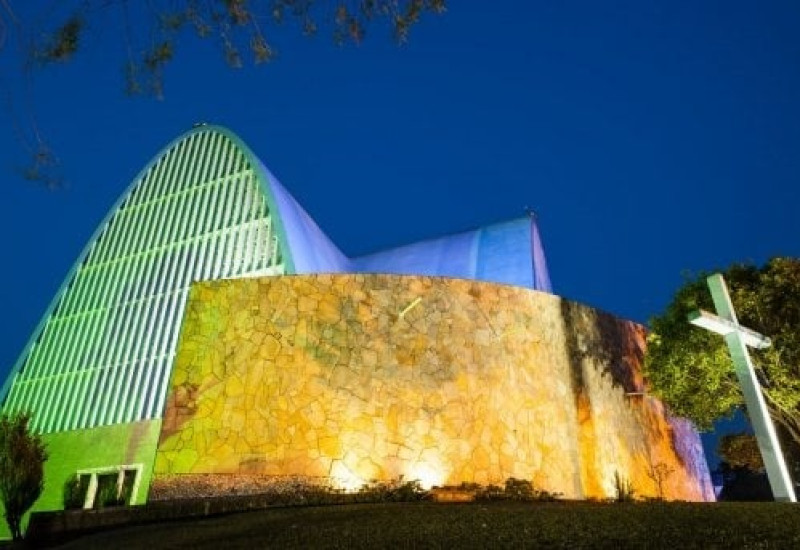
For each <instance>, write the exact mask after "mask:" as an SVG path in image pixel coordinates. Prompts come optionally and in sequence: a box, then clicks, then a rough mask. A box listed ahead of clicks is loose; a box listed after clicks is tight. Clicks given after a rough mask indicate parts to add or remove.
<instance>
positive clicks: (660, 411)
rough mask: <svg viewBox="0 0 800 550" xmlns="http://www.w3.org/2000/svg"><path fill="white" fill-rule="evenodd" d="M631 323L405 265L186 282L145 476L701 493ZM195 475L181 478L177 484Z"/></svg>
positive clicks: (687, 438)
mask: <svg viewBox="0 0 800 550" xmlns="http://www.w3.org/2000/svg"><path fill="white" fill-rule="evenodd" d="M643 350H644V329H643V328H642V327H641V326H638V325H636V324H634V323H630V322H627V321H623V320H619V319H617V318H614V317H612V316H610V315H608V314H605V313H602V312H599V311H597V310H594V309H591V308H588V307H585V306H582V305H579V304H575V303H572V302H568V301H566V300H563V299H561V298H559V297H557V296H553V295H550V294H544V293H540V292H536V291H532V290H528V289H524V288H518V287H511V286H504V285H498V284H492V283H483V282H476V281H466V280H458V279H444V278H433V277H418V276H394V275H304V276H280V277H264V278H259V279H238V280H224V281H212V282H206V283H199V284H196V285H194V286H193V288H192V290H191V293H190V297H189V303H188V306H187V312H186V316H185V319H184V323H183V329H182V334H181V338H180V344H179V349H178V355H177V359H176V364H175V367H174V371H173V374H172V380H171V385H170V391H169V396H168V400H167V405H166V410H165V416H164V423H163V429H162V435H161V440H160V443H159V449H158V451H157V455H156V462H155V472H154V474H155V476H156V477H158V476H159V475H162V476H170V479H171V480H173V481H174V479H175V475H176V474H178V475H179V474H192V475H194V476H196V475H197V474H237V475H238V476H241V475H252V476H264V475H275V476H303V477H319V478H324V479H331V480H332V481H333V482H334V483H336V484H339V485H341V486H344V487H353V486H358V485H360V484H361V483H363V482H366V481H370V480H376V479H377V480H388V479H395V478H397V477H399V476H404V478H405V479H420V480H422V482H423V484H428V485H431V484H439V485H441V484H449V485H455V484H459V483H461V482H477V483H482V484H487V483H502V482H503V481H504V480H505V479H507V478H509V477H517V478H523V479H528V480H532V481H533V483H534V486H535V487H536V488H538V489H544V490H548V491H551V492H559V493H562V494H563V495H564V496H565V497H568V498H590V497H599V498H603V497H610V496H613V495H614V483H615V476H617V475H618V476H620V477H621V478H623V479H627V480H629V481H630V482H631V483H632V484H633V487H634V489H635V490H636V492H637V494H639V495H644V496H647V495H650V496H663V497H665V498H679V499H687V500H711V499H713V493H712V491H711V486H710V481H709V477H708V470H707V467H706V464H705V459H704V456H703V452H702V447H701V445H700V441H699V438H698V436H697V434H696V433H695V432H694V430H693V429H691V427H690V426H688V425H687V423H685V422H684V421H680V420H674V419H670V418H669V417H668V415H667V414H666V413H665V411H664V408H663V406H662V405H661V404H660V402H658V401H657V400H656V399H654V398H652V397H649V396H647V394H646V393H643V389H644V384H643V380H642V377H641V374H640V365H641V359H642V355H643ZM191 477H192V476H187V479H189V478H191Z"/></svg>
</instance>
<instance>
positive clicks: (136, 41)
mask: <svg viewBox="0 0 800 550" xmlns="http://www.w3.org/2000/svg"><path fill="white" fill-rule="evenodd" d="M445 2H446V0H147V1H139V0H62V1H59V2H47V3H43V4H42V6H41V8H39V9H38V10H37V9H36V8H33V7H32V5H33V3H24V2H21V1H19V0H18V1H17V2H14V0H0V54H2V55H5V56H6V57H7V58H8V57H9V56H16V57H18V58H19V61H20V63H19V65H20V68H21V69H20V71H21V74H22V75H23V76H24V77H25V79H26V80H28V81H29V84H28V86H27V87H28V88H30V87H31V86H30V81H31V80H32V78H31V73H32V71H33V70H35V69H37V68H40V67H42V66H44V65H48V64H51V63H63V62H67V61H70V60H71V59H73V58H74V57H75V56H76V55H78V54H79V53H80V52H81V51H82V50H85V49H87V48H91V47H98V44H97V43H92V38H96V37H97V36H98V35H100V34H105V35H110V36H111V37H112V40H117V41H119V42H120V43H121V44H122V45H123V46H124V51H125V52H126V54H125V57H124V59H120V65H121V66H122V67H123V69H124V73H123V74H124V75H125V76H124V86H125V90H126V92H127V93H129V94H146V95H152V96H154V97H157V98H160V97H162V95H163V93H164V69H165V67H166V66H167V65H168V64H169V63H170V62H172V61H173V60H174V59H175V58H177V57H178V53H179V51H180V49H181V44H183V43H185V42H186V41H187V40H188V39H189V38H190V37H191V35H194V36H196V37H199V38H201V39H207V40H213V41H215V42H216V43H217V44H218V45H219V51H220V53H221V56H222V58H223V59H224V60H225V62H226V63H227V64H228V65H230V66H231V67H241V66H243V65H244V64H245V63H248V62H251V63H254V64H260V63H265V62H268V61H272V60H273V59H274V58H275V57H276V55H277V48H276V45H275V43H276V40H275V36H276V35H277V34H278V29H279V28H282V27H284V28H285V27H294V28H295V29H296V30H297V31H299V32H301V33H302V34H304V35H313V34H316V33H317V32H318V30H319V29H323V30H324V31H325V32H326V33H327V32H330V34H331V36H332V38H333V41H334V42H335V43H336V44H339V45H343V44H346V43H354V44H359V43H361V42H362V41H363V40H364V37H365V35H366V32H367V28H368V27H369V26H370V25H372V24H377V23H380V22H383V23H384V24H388V27H389V28H390V29H391V32H392V33H393V36H394V39H395V40H396V41H397V42H398V43H403V42H405V41H406V40H407V39H408V36H409V32H410V30H411V28H412V27H413V26H414V25H415V24H416V23H417V22H418V21H419V20H420V18H421V17H423V15H425V14H426V13H443V12H444V11H445V8H446V4H445ZM10 46H11V47H10ZM8 65H9V63H6V66H8ZM0 85H3V86H5V83H4V82H0ZM4 91H5V92H6V95H7V96H9V97H10V92H9V91H8V90H4ZM9 102H10V100H9ZM21 103H23V104H24V103H26V102H21ZM12 118H14V119H15V120H14V123H15V126H17V131H18V133H20V134H24V135H23V136H22V141H23V142H24V144H25V146H26V147H27V148H28V149H29V151H30V155H31V163H30V166H29V167H27V168H26V169H25V170H24V171H23V176H24V177H25V178H27V179H30V180H37V181H44V182H45V183H48V184H49V185H54V184H57V183H58V181H57V179H54V177H53V175H52V170H53V168H54V166H55V165H56V164H57V159H56V158H55V156H54V155H53V153H52V152H51V151H50V150H49V149H48V148H47V146H46V144H45V141H44V140H43V139H42V138H41V136H40V133H39V131H38V125H37V123H36V120H35V116H34V113H33V112H28V113H24V114H20V113H12ZM21 119H27V120H21ZM23 130H27V131H24V132H23Z"/></svg>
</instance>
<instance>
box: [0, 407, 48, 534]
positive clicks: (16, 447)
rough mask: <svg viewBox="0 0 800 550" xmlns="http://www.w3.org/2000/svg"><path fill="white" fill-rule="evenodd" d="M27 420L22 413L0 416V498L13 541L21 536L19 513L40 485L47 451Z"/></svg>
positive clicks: (34, 499)
mask: <svg viewBox="0 0 800 550" xmlns="http://www.w3.org/2000/svg"><path fill="white" fill-rule="evenodd" d="M29 422H30V415H28V414H26V413H17V414H15V415H13V416H9V415H7V414H2V415H0V498H2V501H3V507H4V508H5V518H6V522H7V523H8V527H9V529H10V530H11V536H12V537H13V538H14V540H20V539H21V538H22V530H21V522H22V516H23V515H24V514H25V512H27V511H28V509H29V508H30V507H31V506H32V505H33V503H34V502H36V499H37V498H39V495H41V494H42V489H43V488H44V462H45V460H47V451H46V450H45V447H44V444H43V443H42V440H41V438H40V437H39V436H38V435H36V434H33V433H31V432H30V430H29V429H28V424H29Z"/></svg>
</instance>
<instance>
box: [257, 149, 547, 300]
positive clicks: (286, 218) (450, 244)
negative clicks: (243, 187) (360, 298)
mask: <svg viewBox="0 0 800 550" xmlns="http://www.w3.org/2000/svg"><path fill="white" fill-rule="evenodd" d="M261 168H262V170H263V171H264V173H265V174H266V176H267V177H266V180H267V182H268V187H269V194H270V195H271V197H272V199H273V201H274V206H275V209H276V210H277V212H278V213H279V218H280V221H281V227H282V228H283V233H284V238H285V248H286V250H287V252H288V254H287V256H288V257H290V259H291V261H290V262H287V263H290V265H287V272H290V273H298V274H299V273H391V274H398V275H429V276H440V277H456V278H462V279H475V280H481V281H489V282H494V283H504V284H509V285H516V286H522V287H526V288H533V289H536V290H541V291H544V292H552V288H551V286H550V277H549V275H548V272H547V263H546V261H545V256H544V250H543V248H542V244H541V240H540V238H539V231H538V228H537V224H536V220H535V219H534V218H532V217H528V216H526V217H523V218H519V219H516V220H511V221H507V222H502V223H497V224H493V225H488V226H485V227H481V228H478V229H473V230H470V231H465V232H462V233H457V234H454V235H448V236H445V237H439V238H434V239H430V240H425V241H421V242H417V243H413V244H409V245H405V246H401V247H398V248H392V249H389V250H383V251H380V252H376V253H374V254H369V255H365V256H361V257H356V258H348V257H347V256H345V255H344V254H343V253H342V251H341V250H339V248H337V246H336V245H335V244H334V243H333V242H332V241H331V240H330V239H329V238H328V237H327V235H325V233H324V232H323V231H322V230H321V229H320V228H319V226H318V225H317V224H316V222H314V220H313V219H312V218H311V216H309V215H308V213H307V212H306V211H305V210H304V209H303V207H301V206H300V204H299V203H298V202H297V201H296V200H295V199H294V197H292V195H291V194H290V193H289V192H288V191H287V190H286V188H285V187H283V185H281V183H280V182H279V181H278V179H277V178H276V177H275V176H274V175H272V174H271V173H270V172H269V170H268V169H267V168H266V167H264V166H263V164H262V165H261Z"/></svg>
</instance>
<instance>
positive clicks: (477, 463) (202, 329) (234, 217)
mask: <svg viewBox="0 0 800 550" xmlns="http://www.w3.org/2000/svg"><path fill="white" fill-rule="evenodd" d="M643 352H644V330H643V329H642V328H641V327H640V326H638V325H635V324H633V323H630V322H627V321H623V320H620V319H616V318H614V317H612V316H610V315H608V314H605V313H602V312H599V311H596V310H594V309H591V308H589V307H586V306H582V305H579V304H575V303H572V302H568V301H566V300H563V299H561V298H559V297H557V296H555V295H553V294H552V293H551V288H550V282H549V278H548V275H547V267H546V264H545V259H544V253H543V251H542V246H541V242H540V238H539V234H538V229H537V226H536V223H535V220H534V219H532V218H529V217H525V218H521V219H518V220H512V221H508V222H504V223H499V224H494V225H489V226H486V227H482V228H479V229H475V230H471V231H466V232H463V233H459V234H456V235H450V236H446V237H442V238H437V239H431V240H428V241H424V242H419V243H414V244H410V245H407V246H403V247H399V248H395V249H391V250H387V251H383V252H378V253H375V254H371V255H368V256H364V257H359V258H348V257H347V256H345V255H344V254H343V253H342V252H341V251H340V250H339V249H338V248H337V247H336V246H335V245H334V244H333V243H332V242H331V241H330V240H329V239H328V238H327V237H326V236H325V234H324V233H323V232H322V231H321V230H320V228H319V227H318V226H317V225H316V224H315V223H314V221H313V220H312V219H311V218H310V217H309V216H308V214H307V213H306V212H305V211H304V210H303V209H302V207H301V206H300V205H299V204H298V203H297V202H296V201H295V200H294V199H293V198H292V196H291V195H290V194H289V193H288V192H287V190H286V189H285V188H284V187H283V186H282V185H281V184H280V183H279V182H278V180H277V179H276V178H275V177H274V176H273V175H272V174H271V173H270V172H269V170H267V168H266V167H265V166H264V164H262V162H261V161H260V160H259V159H258V158H257V157H256V156H255V155H254V154H253V153H252V152H251V151H250V149H249V148H248V147H247V146H246V145H245V144H244V143H242V141H241V140H240V139H239V138H237V137H236V136H235V135H234V134H232V133H231V132H230V131H228V130H226V129H224V128H220V127H216V126H207V125H202V126H198V127H196V128H194V129H192V130H191V131H189V132H188V133H186V134H185V135H183V136H181V137H179V138H178V139H176V140H175V141H173V142H172V143H170V144H169V145H167V147H165V148H164V149H163V150H162V151H161V152H160V153H159V154H158V155H156V157H155V158H154V160H153V161H151V162H150V163H149V164H148V165H147V166H146V167H145V168H144V170H142V172H141V173H140V174H139V175H138V176H137V177H136V178H135V180H134V181H133V183H132V184H131V186H130V187H129V188H128V189H127V190H126V191H125V192H124V193H123V195H122V196H121V198H120V199H119V201H118V202H117V204H115V205H114V206H113V207H112V208H111V210H110V212H109V214H108V215H107V217H106V219H105V220H104V221H103V222H102V223H101V224H100V226H99V227H98V229H97V231H96V232H95V234H94V235H93V236H92V238H91V239H90V241H89V243H88V245H87V247H86V248H85V250H84V251H83V253H82V254H81V256H80V257H79V258H78V260H77V262H76V263H75V266H74V267H73V268H72V270H71V271H70V273H69V274H68V276H67V277H66V279H65V281H64V284H63V285H62V287H61V289H60V290H59V291H58V293H57V294H56V296H55V298H54V299H53V301H52V303H51V305H50V307H49V309H48V310H47V312H46V313H45V315H44V317H43V319H42V321H41V323H40V325H39V326H38V327H37V329H36V331H35V332H34V334H33V336H32V338H31V340H30V341H29V343H28V344H27V346H26V347H25V349H24V350H23V352H22V354H21V356H20V358H19V361H18V362H17V364H16V365H15V367H14V369H13V371H12V372H11V374H10V376H9V378H8V380H7V381H6V382H5V385H4V386H3V388H2V393H0V399H2V400H3V410H4V411H7V412H14V411H22V410H25V411H31V412H32V413H33V427H34V429H35V430H36V431H38V432H40V433H41V434H43V438H44V440H45V442H46V443H47V445H48V449H49V454H50V457H51V458H50V460H49V461H48V463H47V466H46V488H45V493H44V495H43V497H42V499H41V500H40V502H39V504H37V508H38V509H58V508H60V507H61V506H62V495H61V492H62V487H63V486H64V483H65V482H66V481H67V480H69V479H72V478H75V476H79V477H80V478H81V479H82V480H84V481H85V490H86V506H92V505H94V504H96V502H95V501H96V498H97V494H98V492H99V489H98V487H101V488H102V486H103V485H104V484H106V485H107V484H108V483H109V481H108V480H109V479H112V478H113V479H116V480H117V485H118V486H120V487H121V486H123V485H124V486H125V490H126V492H125V495H126V497H125V498H126V499H127V500H128V502H129V503H144V502H146V501H147V500H148V498H154V497H158V495H166V497H165V498H167V497H168V498H173V497H176V496H180V492H181V487H182V485H185V486H186V487H189V486H191V485H196V484H197V483H198V480H200V479H203V480H205V481H206V482H208V483H210V484H211V485H209V486H220V487H228V485H231V484H236V483H241V482H243V480H245V481H246V480H247V479H266V478H279V477H281V476H296V477H302V478H307V479H309V480H318V481H320V482H323V481H324V482H328V483H332V484H334V485H339V486H342V487H346V488H349V487H353V486H357V485H359V484H361V483H364V482H367V481H370V480H374V479H395V478H397V477H399V476H403V477H404V478H406V479H422V480H423V481H424V482H425V483H426V484H439V485H441V484H455V485H457V484H459V483H461V482H475V483H500V482H502V481H503V480H505V479H506V478H508V477H517V478H523V479H529V480H532V481H533V482H534V485H535V486H536V487H537V488H540V489H545V490H549V491H552V492H559V493H562V494H564V495H565V496H567V497H571V498H588V497H605V496H610V495H611V494H612V492H613V484H614V478H615V475H620V476H623V477H625V478H626V479H630V480H631V481H632V482H633V483H634V486H635V489H636V491H637V493H639V494H643V495H647V494H651V495H653V496H665V497H668V498H682V499H689V500H708V499H712V498H713V496H712V493H711V490H710V483H709V480H708V471H707V468H706V466H705V461H704V457H703V453H702V448H701V446H700V441H699V438H698V436H697V434H696V432H695V431H694V430H693V428H692V427H691V426H690V425H689V424H688V423H687V422H686V421H683V420H681V419H675V418H672V417H670V416H669V415H668V414H667V412H666V411H665V410H664V408H663V406H662V405H661V404H660V403H659V402H658V401H657V400H656V399H654V398H652V397H649V396H647V395H646V393H645V392H644V390H645V386H644V381H643V380H642V376H641V370H640V367H641V360H642V355H643ZM662 465H663V466H662ZM656 472H662V473H661V474H657V473H656ZM664 472H668V474H664ZM115 476H116V477H115ZM659 476H660V477H659ZM661 477H664V479H661ZM209 480H210V481H209ZM225 480H228V481H225ZM215 483H216V485H214V484H215ZM226 483H227V485H226ZM229 488H230V487H228V489H229ZM226 490H227V489H226ZM657 492H660V493H662V494H661V495H658V494H657Z"/></svg>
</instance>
